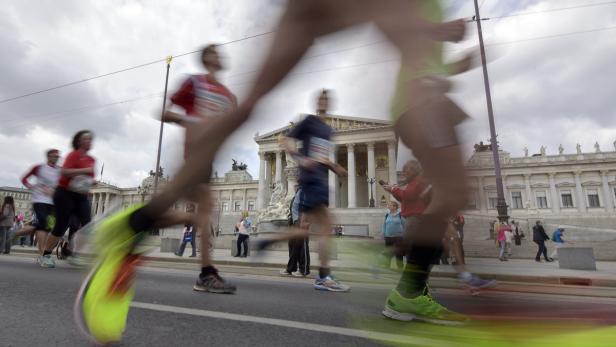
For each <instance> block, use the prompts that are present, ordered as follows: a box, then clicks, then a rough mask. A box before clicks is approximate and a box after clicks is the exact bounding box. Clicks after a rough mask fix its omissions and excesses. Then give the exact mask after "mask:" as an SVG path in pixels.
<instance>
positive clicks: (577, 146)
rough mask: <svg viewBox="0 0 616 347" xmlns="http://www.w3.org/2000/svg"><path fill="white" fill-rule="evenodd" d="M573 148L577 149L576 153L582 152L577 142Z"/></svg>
mask: <svg viewBox="0 0 616 347" xmlns="http://www.w3.org/2000/svg"><path fill="white" fill-rule="evenodd" d="M575 150H576V151H577V154H582V146H581V145H580V144H579V143H578V144H577V145H575Z"/></svg>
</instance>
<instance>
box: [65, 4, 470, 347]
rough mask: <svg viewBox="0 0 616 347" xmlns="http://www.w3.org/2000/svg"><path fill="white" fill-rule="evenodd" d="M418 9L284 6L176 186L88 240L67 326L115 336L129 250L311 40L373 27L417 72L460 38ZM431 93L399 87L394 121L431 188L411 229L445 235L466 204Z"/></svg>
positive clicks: (192, 183)
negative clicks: (247, 81)
mask: <svg viewBox="0 0 616 347" xmlns="http://www.w3.org/2000/svg"><path fill="white" fill-rule="evenodd" d="M425 3H429V4H432V3H433V1H408V0H391V1H388V2H387V4H386V5H384V3H383V2H380V1H369V0H360V1H357V0H338V1H327V0H313V1H291V2H289V3H288V5H287V9H286V11H285V13H284V14H283V16H282V19H281V22H280V24H279V26H278V29H277V31H276V37H275V39H274V42H273V44H272V46H271V47H272V48H271V51H270V53H269V56H268V57H267V59H266V61H265V65H264V67H263V68H262V69H261V71H260V73H259V74H258V77H257V79H256V81H255V84H254V87H253V89H252V90H251V91H249V93H248V94H247V98H246V100H245V101H244V102H243V103H242V104H241V105H240V106H239V107H238V108H237V109H235V110H234V111H233V112H231V113H230V114H229V115H228V116H226V117H218V118H216V119H213V120H212V121H211V122H202V123H198V124H196V125H195V127H194V128H193V129H194V132H193V134H194V137H193V138H194V139H195V140H194V142H193V144H194V145H195V146H196V147H195V148H198V149H196V150H195V151H194V152H191V151H189V154H188V158H187V160H186V163H185V164H184V165H183V166H182V168H181V169H180V171H179V172H178V173H177V175H176V177H175V179H174V180H173V181H172V182H170V183H169V184H168V185H166V186H165V188H164V189H163V190H162V191H161V192H160V193H159V194H158V195H157V196H155V197H153V199H152V200H150V202H148V204H147V205H145V206H143V207H139V206H136V207H133V208H129V209H126V210H125V211H122V212H120V213H117V214H115V215H114V216H111V217H110V218H108V219H107V220H106V221H105V222H103V223H102V224H101V226H100V228H99V230H98V232H97V233H96V235H97V244H98V245H100V247H99V252H100V254H99V257H100V258H101V259H102V261H101V262H100V264H99V266H98V267H97V268H95V269H94V270H93V272H92V273H91V274H90V275H89V276H88V277H87V278H86V281H85V282H84V284H83V286H82V288H81V290H80V291H79V294H78V297H77V303H76V318H77V321H78V323H79V325H80V327H81V328H82V329H83V330H84V332H86V333H87V334H88V335H89V336H90V337H92V338H93V339H94V340H95V341H96V342H99V343H107V342H112V341H118V340H119V339H120V338H121V336H122V332H123V330H124V328H125V325H126V316H127V314H128V308H129V306H130V301H131V300H132V293H133V289H132V281H130V279H131V278H132V274H133V271H131V269H134V267H135V266H136V264H138V260H136V259H135V257H134V255H133V253H132V250H133V249H134V246H135V243H137V242H138V241H139V239H140V238H142V237H143V236H142V235H143V234H144V233H143V232H144V231H146V230H148V229H150V228H152V227H163V226H164V225H173V223H176V224H177V222H178V221H177V220H173V218H169V215H168V210H169V209H170V207H171V206H173V204H174V203H175V202H176V201H178V200H179V199H181V198H182V197H184V196H187V195H188V194H189V193H190V192H194V191H195V189H196V188H197V187H198V186H199V185H200V184H203V183H207V182H208V180H209V177H210V174H211V163H212V162H213V160H214V157H215V154H216V151H217V150H218V148H219V147H220V146H221V145H222V143H223V142H224V140H225V139H226V138H227V137H228V136H229V135H230V134H231V133H232V132H233V131H234V130H236V129H237V128H238V127H239V126H240V125H242V124H243V123H244V122H245V121H246V120H247V119H248V117H249V116H250V114H251V113H252V111H253V109H254V107H255V106H256V104H257V102H258V101H259V100H260V99H261V97H263V96H264V95H265V94H267V93H268V92H269V91H270V90H271V89H273V88H274V87H275V86H276V85H277V84H278V83H279V82H280V81H281V80H282V79H283V78H284V77H285V76H286V74H287V73H288V72H289V71H290V70H291V69H292V68H293V67H294V66H295V65H296V64H297V63H298V61H299V60H300V59H301V57H302V55H303V54H304V53H305V52H306V51H307V50H308V48H309V47H310V46H311V45H312V43H313V41H314V40H315V39H316V38H317V37H318V36H321V35H325V34H328V33H332V32H336V31H339V30H342V29H345V28H347V27H350V26H352V25H356V24H360V23H366V22H373V23H375V24H376V25H377V26H378V27H379V28H380V29H381V30H382V31H383V32H384V33H385V35H386V36H387V37H388V38H389V39H390V40H391V41H392V43H393V44H394V45H395V46H396V47H398V48H399V50H400V53H401V57H402V63H403V64H404V66H408V67H413V68H418V69H421V68H423V67H424V65H425V63H424V62H425V59H424V58H425V57H426V56H428V55H430V54H432V53H433V42H434V41H435V40H436V41H458V40H460V39H462V37H463V35H464V21H461V20H460V21H455V22H450V23H444V24H442V23H440V18H436V19H425V16H424V14H423V12H422V11H421V10H420V8H419V7H423V6H420V5H423V4H425ZM436 5H437V7H436V8H437V9H438V10H440V7H438V4H436ZM426 76H431V74H429V73H428V74H426ZM439 85H440V84H439ZM435 87H437V85H435V84H434V83H431V80H430V79H426V80H423V79H411V80H409V81H408V85H407V88H408V93H407V95H408V96H413V98H412V99H410V100H409V101H410V103H409V112H408V113H407V114H408V116H407V117H403V118H404V119H405V121H401V122H398V124H397V127H398V128H399V133H400V134H404V135H405V136H404V137H403V140H404V141H405V142H407V141H408V142H409V144H410V147H411V148H412V150H413V152H414V154H415V155H416V157H417V158H419V160H420V161H426V164H424V166H425V169H426V173H427V176H429V179H430V180H431V182H433V184H434V186H435V194H434V197H433V202H434V204H433V205H432V206H434V207H433V208H432V209H431V210H430V211H429V212H430V215H429V217H428V218H426V219H425V220H424V221H423V222H422V223H420V229H421V230H424V231H427V230H430V229H436V230H441V229H442V230H443V232H444V229H445V226H446V219H447V218H449V216H451V215H453V213H455V212H457V211H459V210H460V209H461V208H462V207H463V206H464V204H465V203H466V200H467V199H466V190H465V175H464V167H463V165H462V158H461V154H460V151H459V148H458V146H457V140H456V138H455V133H454V132H453V127H454V124H452V123H451V122H448V121H444V122H443V116H444V115H445V114H451V113H450V112H449V111H450V110H451V105H452V103H451V102H450V101H449V99H447V98H446V97H445V96H444V95H443V91H442V89H443V88H440V89H439V88H435ZM403 118H401V120H402V119H403ZM434 121H436V122H438V123H439V124H441V123H442V124H443V126H444V128H442V129H436V132H434V131H432V130H435V129H434V126H433V125H434ZM309 165H310V164H309ZM436 234H440V235H437V236H438V238H439V242H438V243H440V238H441V237H442V233H439V232H436ZM432 241H433V238H428V239H427V241H426V242H425V244H427V246H425V247H426V249H425V250H423V251H422V250H419V252H420V253H421V252H423V253H425V254H426V258H431V257H432V256H433V253H434V252H433V251H434V248H436V249H440V246H434V242H432ZM419 244H420V243H419V242H418V243H417V245H419ZM119 269H123V270H124V269H125V270H126V271H120V270H119ZM326 271H327V270H325V268H324V272H326ZM425 273H426V275H425V276H423V275H422V278H418V283H419V282H421V281H422V279H423V280H424V284H423V285H421V284H420V286H425V279H427V271H425Z"/></svg>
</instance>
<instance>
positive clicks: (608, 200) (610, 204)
mask: <svg viewBox="0 0 616 347" xmlns="http://www.w3.org/2000/svg"><path fill="white" fill-rule="evenodd" d="M609 173H610V172H609V171H608V170H602V171H601V182H602V183H603V205H605V210H606V211H607V212H611V211H614V201H613V200H612V192H611V191H610V184H609V180H608V175H609Z"/></svg>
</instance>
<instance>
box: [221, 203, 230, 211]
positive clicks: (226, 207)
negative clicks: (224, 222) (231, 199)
mask: <svg viewBox="0 0 616 347" xmlns="http://www.w3.org/2000/svg"><path fill="white" fill-rule="evenodd" d="M222 210H223V212H229V203H228V202H223V203H222Z"/></svg>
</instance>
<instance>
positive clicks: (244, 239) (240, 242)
mask: <svg viewBox="0 0 616 347" xmlns="http://www.w3.org/2000/svg"><path fill="white" fill-rule="evenodd" d="M236 227H237V232H238V236H237V253H236V254H235V257H240V258H246V257H247V256H248V239H249V238H250V228H251V222H250V219H249V218H248V212H246V211H244V212H242V219H240V221H239V223H237V226H236ZM242 246H243V247H244V253H242Z"/></svg>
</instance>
